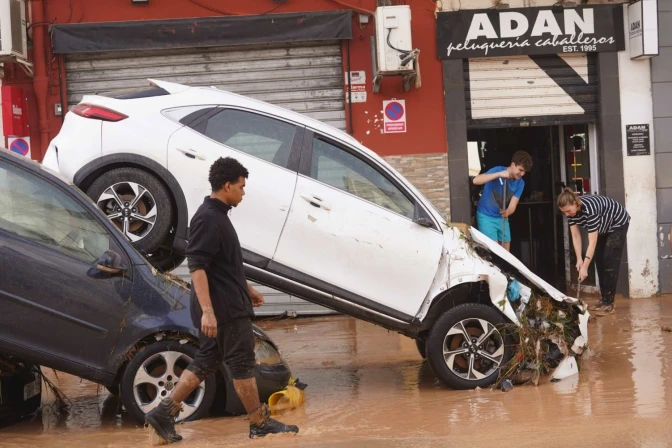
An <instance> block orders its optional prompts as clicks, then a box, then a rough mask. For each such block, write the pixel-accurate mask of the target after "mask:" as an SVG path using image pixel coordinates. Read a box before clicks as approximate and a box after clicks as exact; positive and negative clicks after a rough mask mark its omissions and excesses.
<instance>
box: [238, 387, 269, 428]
mask: <svg viewBox="0 0 672 448" xmlns="http://www.w3.org/2000/svg"><path fill="white" fill-rule="evenodd" d="M233 388H234V389H236V393H237V394H238V398H240V402H241V403H243V406H244V407H245V410H246V411H247V415H248V417H249V418H250V422H251V423H254V424H259V423H261V422H263V421H264V416H263V415H262V412H261V402H260V401H259V390H258V389H257V379H256V378H254V377H252V378H248V379H245V380H233Z"/></svg>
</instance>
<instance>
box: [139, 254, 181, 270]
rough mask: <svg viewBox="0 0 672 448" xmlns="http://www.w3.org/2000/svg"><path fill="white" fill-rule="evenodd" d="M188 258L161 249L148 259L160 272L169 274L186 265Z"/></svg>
mask: <svg viewBox="0 0 672 448" xmlns="http://www.w3.org/2000/svg"><path fill="white" fill-rule="evenodd" d="M186 258H187V257H186V256H185V255H179V254H177V253H175V252H167V251H164V250H163V249H161V250H159V251H158V252H156V253H154V254H153V255H152V256H151V257H147V261H149V262H150V263H151V264H152V266H154V267H155V268H156V269H158V270H159V271H160V272H163V273H168V272H170V271H172V270H174V269H175V268H177V267H179V266H180V265H181V264H182V263H184V260H186Z"/></svg>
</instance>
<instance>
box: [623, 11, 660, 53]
mask: <svg viewBox="0 0 672 448" xmlns="http://www.w3.org/2000/svg"><path fill="white" fill-rule="evenodd" d="M628 34H629V39H630V59H648V58H650V57H653V56H658V1H657V0H639V1H638V2H635V3H631V4H630V5H628Z"/></svg>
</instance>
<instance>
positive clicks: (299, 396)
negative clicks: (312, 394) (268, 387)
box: [268, 378, 306, 413]
mask: <svg viewBox="0 0 672 448" xmlns="http://www.w3.org/2000/svg"><path fill="white" fill-rule="evenodd" d="M294 384H296V379H295V378H291V379H290V380H289V384H288V385H287V387H286V388H285V389H284V390H281V391H279V392H276V393H274V394H273V395H271V396H270V397H268V406H269V408H270V409H271V412H273V413H278V412H283V411H287V410H289V409H294V408H296V407H298V406H299V405H300V404H302V403H303V402H304V401H305V397H306V395H305V393H304V391H302V390H301V389H299V388H298V387H296V386H295V385H294Z"/></svg>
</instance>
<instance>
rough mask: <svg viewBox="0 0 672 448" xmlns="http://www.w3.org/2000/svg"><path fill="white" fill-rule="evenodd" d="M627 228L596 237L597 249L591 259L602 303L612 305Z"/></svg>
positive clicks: (626, 226)
mask: <svg viewBox="0 0 672 448" xmlns="http://www.w3.org/2000/svg"><path fill="white" fill-rule="evenodd" d="M628 226H629V225H628V224H626V225H625V226H623V227H621V228H618V229H616V230H614V231H613V232H611V233H607V234H606V235H599V236H598V237H597V247H596V248H595V254H594V255H593V258H594V259H595V268H596V269H597V276H598V278H599V281H600V293H601V294H602V302H603V303H607V304H611V303H614V296H615V295H616V285H617V284H618V274H619V272H620V269H621V257H622V256H623V248H624V247H625V243H626V236H627V234H628Z"/></svg>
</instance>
